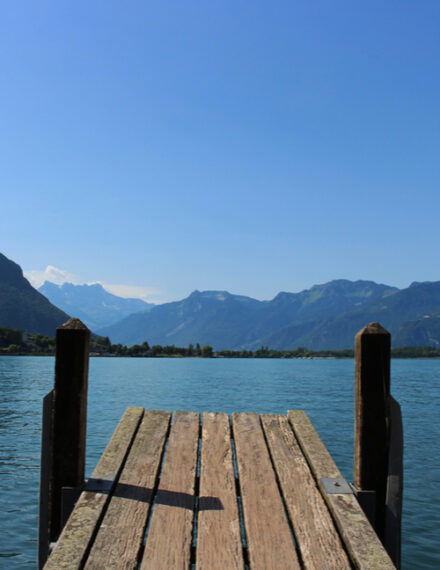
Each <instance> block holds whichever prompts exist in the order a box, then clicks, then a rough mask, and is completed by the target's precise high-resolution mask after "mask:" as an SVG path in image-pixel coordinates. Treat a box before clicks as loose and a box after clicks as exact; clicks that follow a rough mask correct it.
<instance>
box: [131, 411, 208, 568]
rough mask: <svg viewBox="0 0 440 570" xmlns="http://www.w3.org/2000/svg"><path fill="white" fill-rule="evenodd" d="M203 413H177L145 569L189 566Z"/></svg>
mask: <svg viewBox="0 0 440 570" xmlns="http://www.w3.org/2000/svg"><path fill="white" fill-rule="evenodd" d="M198 438H199V414H198V413H195V412H176V413H175V415H174V419H173V424H172V426H171V431H170V435H169V438H168V447H167V451H166V456H165V460H164V463H163V468H162V474H161V477H160V484H159V488H158V491H157V496H156V499H155V504H154V510H153V514H152V517H151V523H150V527H149V530H148V535H147V542H146V545H145V551H144V556H143V559H142V565H141V568H142V569H145V568H150V569H153V570H160V569H162V568H163V569H164V570H168V569H169V568H188V567H189V564H190V558H191V540H192V527H193V517H194V503H195V500H194V491H195V479H196V468H197V448H198Z"/></svg>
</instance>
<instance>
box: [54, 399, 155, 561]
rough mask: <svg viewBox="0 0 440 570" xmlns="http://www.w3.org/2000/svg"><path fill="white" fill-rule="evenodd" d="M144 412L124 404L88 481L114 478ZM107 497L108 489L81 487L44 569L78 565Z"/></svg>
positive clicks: (107, 499) (111, 480)
mask: <svg viewBox="0 0 440 570" xmlns="http://www.w3.org/2000/svg"><path fill="white" fill-rule="evenodd" d="M143 413H144V409H143V408H135V407H131V408H127V410H126V411H125V413H124V415H123V416H122V418H121V420H120V422H119V424H118V426H117V427H116V430H115V432H114V434H113V436H112V438H111V440H110V441H109V443H108V445H107V447H106V449H105V451H104V453H103V455H102V457H101V459H100V460H99V463H98V464H97V466H96V468H95V470H94V471H93V474H92V476H91V478H90V481H93V480H94V481H100V480H105V481H110V483H109V486H111V483H112V482H113V484H114V482H115V479H116V477H117V476H118V475H119V472H120V470H121V468H122V465H123V462H124V459H125V457H126V454H127V453H128V450H129V449H130V446H131V442H132V440H133V438H134V435H135V433H136V430H137V427H138V425H139V422H140V421H141V418H142V415H143ZM109 499H110V495H109V492H93V491H84V492H83V493H82V494H81V496H80V498H79V499H78V502H77V504H76V506H75V509H74V510H73V512H72V514H71V516H70V518H69V520H68V521H67V524H66V525H65V527H64V529H63V531H62V533H61V535H60V538H59V539H58V542H57V544H56V546H55V548H54V550H53V552H52V554H51V555H50V557H49V559H48V561H47V563H46V565H45V569H47V570H59V569H60V568H69V569H72V570H73V569H75V568H80V566H81V564H82V562H83V558H84V556H85V553H86V551H87V549H88V547H89V545H90V542H91V540H92V538H93V535H94V533H95V529H96V526H97V524H98V523H99V521H100V519H101V515H102V513H103V510H104V507H105V506H106V504H107V502H108V501H109Z"/></svg>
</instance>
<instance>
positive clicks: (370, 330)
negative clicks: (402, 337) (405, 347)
mask: <svg viewBox="0 0 440 570" xmlns="http://www.w3.org/2000/svg"><path fill="white" fill-rule="evenodd" d="M364 334H383V335H388V336H390V333H389V332H388V331H387V330H386V329H384V328H383V326H382V325H381V324H380V323H368V325H367V326H365V327H364V328H363V329H361V330H360V331H359V332H358V333H357V335H356V336H358V335H364Z"/></svg>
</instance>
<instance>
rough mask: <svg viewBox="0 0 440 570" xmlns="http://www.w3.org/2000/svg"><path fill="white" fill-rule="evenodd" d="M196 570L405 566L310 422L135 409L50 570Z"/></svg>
mask: <svg viewBox="0 0 440 570" xmlns="http://www.w3.org/2000/svg"><path fill="white" fill-rule="evenodd" d="M335 491H336V492H335ZM192 565H194V567H195V568H197V569H202V568H203V569H209V570H216V569H222V570H223V569H237V568H241V569H243V568H246V567H248V568H250V569H251V570H254V569H262V570H267V569H276V568H279V569H283V570H285V569H290V568H292V569H295V568H316V569H324V568H325V569H327V568H329V569H330V568H334V569H337V570H343V569H344V568H352V567H354V568H363V569H368V570H372V569H374V568H378V569H379V568H380V569H385V568H394V565H393V562H392V561H391V559H390V558H389V556H388V554H387V553H386V551H385V549H384V547H383V546H382V543H381V541H380V540H379V539H378V537H377V535H376V533H375V531H374V529H373V527H372V526H371V525H370V523H369V522H368V520H367V518H366V516H365V514H364V512H363V510H362V508H361V507H360V505H359V503H358V501H357V499H356V496H355V495H354V494H353V492H352V489H351V488H350V487H349V486H348V485H346V483H345V481H344V480H343V479H342V475H341V473H340V471H339V470H338V468H337V466H336V465H335V463H334V461H333V459H332V458H331V456H330V455H329V453H328V451H327V449H326V448H325V446H324V444H323V443H322V441H321V439H320V438H319V436H318V434H317V433H316V431H315V429H314V427H313V425H312V424H311V422H310V421H309V419H308V417H307V415H306V414H305V412H303V411H289V412H288V414H287V416H283V415H272V414H270V415H266V414H262V415H258V414H256V413H237V414H233V415H232V418H230V417H229V416H228V415H226V414H224V413H211V412H209V413H204V414H203V415H202V416H200V415H199V414H198V413H195V412H175V413H174V414H172V413H171V412H166V411H152V410H147V411H145V410H144V409H143V408H138V407H131V408H127V410H126V412H125V414H124V416H123V417H122V419H121V421H120V422H119V424H118V426H117V428H116V431H115V433H114V434H113V437H112V438H111V440H110V442H109V444H108V446H107V448H106V450H105V452H104V454H103V456H102V457H101V459H100V461H99V463H98V465H97V466H96V468H95V470H94V472H93V474H92V476H91V478H90V479H89V480H88V481H87V483H86V485H85V488H84V490H83V492H82V493H81V496H80V498H79V499H78V501H77V502H76V505H75V508H74V510H73V511H72V513H71V515H70V518H69V520H68V521H67V523H66V525H65V526H64V529H63V531H62V533H61V535H60V537H59V539H58V541H57V543H56V545H55V548H54V550H53V551H52V553H51V555H50V556H49V558H48V560H47V562H46V565H45V568H46V569H47V570H49V569H54V570H60V569H62V568H69V569H73V568H78V569H79V568H86V569H92V568H95V569H106V570H107V569H110V568H133V569H135V568H141V569H146V568H151V569H154V570H160V569H166V570H169V569H175V568H176V569H177V568H182V569H183V568H185V569H189V568H191V567H192Z"/></svg>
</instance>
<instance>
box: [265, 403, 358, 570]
mask: <svg viewBox="0 0 440 570" xmlns="http://www.w3.org/2000/svg"><path fill="white" fill-rule="evenodd" d="M260 420H261V423H262V426H263V429H264V433H265V437H266V442H267V446H268V449H269V452H270V455H271V458H272V463H273V466H274V470H275V473H276V475H277V479H278V484H279V487H280V490H281V494H282V497H283V502H284V504H285V508H286V512H287V515H288V517H289V519H290V521H291V525H292V527H293V532H294V535H295V540H296V543H297V547H298V549H299V552H300V555H301V560H302V563H303V566H304V567H305V568H328V569H330V568H333V569H335V570H342V569H344V568H345V569H350V568H351V567H352V566H351V563H350V562H349V560H348V556H347V552H346V550H345V545H344V543H343V542H342V541H341V538H340V536H339V533H338V531H337V530H336V528H335V525H334V521H333V519H332V517H331V515H330V513H329V511H328V508H327V506H326V503H325V501H324V499H323V497H322V494H321V492H320V490H319V488H318V486H317V485H316V481H315V478H314V476H313V473H312V472H311V470H310V467H309V465H308V463H307V460H306V459H305V457H304V455H303V453H302V450H301V447H300V446H299V444H298V442H297V439H296V437H295V434H294V432H293V430H292V427H291V425H290V423H289V422H288V419H287V417H286V416H283V415H279V414H261V416H260Z"/></svg>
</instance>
